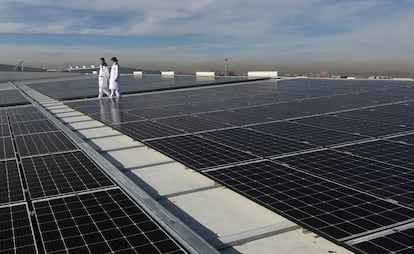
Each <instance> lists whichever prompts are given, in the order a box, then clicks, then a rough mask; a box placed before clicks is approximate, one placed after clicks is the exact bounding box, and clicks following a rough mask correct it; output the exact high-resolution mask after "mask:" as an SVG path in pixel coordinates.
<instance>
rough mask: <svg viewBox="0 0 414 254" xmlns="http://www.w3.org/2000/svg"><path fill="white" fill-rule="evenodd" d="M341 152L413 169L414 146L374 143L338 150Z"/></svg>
mask: <svg viewBox="0 0 414 254" xmlns="http://www.w3.org/2000/svg"><path fill="white" fill-rule="evenodd" d="M339 150H341V151H346V152H350V153H352V154H355V155H359V156H363V157H367V158H370V159H375V160H378V161H382V162H387V163H391V164H394V165H398V166H403V167H406V168H410V169H414V156H413V155H414V146H411V145H405V144H400V143H394V142H389V141H382V140H380V141H375V142H368V143H363V144H357V145H352V146H346V147H342V148H339Z"/></svg>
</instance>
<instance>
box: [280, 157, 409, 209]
mask: <svg viewBox="0 0 414 254" xmlns="http://www.w3.org/2000/svg"><path fill="white" fill-rule="evenodd" d="M277 161H280V162H283V163H286V164H288V165H289V166H292V167H295V168H297V169H300V170H304V171H306V172H309V173H311V174H315V175H318V176H321V177H324V178H326V179H329V180H332V181H335V182H338V183H341V184H345V185H347V186H350V187H352V188H356V189H359V190H361V191H364V192H368V193H371V194H373V195H376V196H379V197H382V198H384V199H392V200H395V201H398V202H399V203H402V204H405V205H409V206H412V207H414V171H413V170H409V169H405V168H401V167H398V166H390V165H387V164H385V163H382V162H377V161H372V160H369V159H364V158H359V157H355V156H352V155H350V154H345V153H340V152H336V151H331V150H325V151H319V152H314V153H308V154H301V155H296V156H291V157H285V158H280V159H277Z"/></svg>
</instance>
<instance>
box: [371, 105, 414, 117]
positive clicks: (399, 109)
mask: <svg viewBox="0 0 414 254" xmlns="http://www.w3.org/2000/svg"><path fill="white" fill-rule="evenodd" d="M375 110H377V111H380V112H385V113H391V114H399V115H412V113H413V111H414V102H407V103H400V104H392V105H387V106H381V107H376V108H375Z"/></svg>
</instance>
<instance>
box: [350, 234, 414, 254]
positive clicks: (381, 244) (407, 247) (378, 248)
mask: <svg viewBox="0 0 414 254" xmlns="http://www.w3.org/2000/svg"><path fill="white" fill-rule="evenodd" d="M353 247H355V248H357V249H358V250H359V251H362V252H364V253H375V254H388V253H393V254H411V253H414V228H409V229H405V230H401V231H395V232H394V233H392V234H388V235H385V236H382V237H378V238H375V239H371V240H368V241H365V242H361V243H358V244H355V245H354V246H353Z"/></svg>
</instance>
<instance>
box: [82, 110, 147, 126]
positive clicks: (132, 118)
mask: <svg viewBox="0 0 414 254" xmlns="http://www.w3.org/2000/svg"><path fill="white" fill-rule="evenodd" d="M89 116H90V117H92V118H94V119H95V120H98V121H101V122H103V123H106V124H109V125H112V124H120V123H126V122H136V121H143V120H145V118H143V117H141V116H138V115H135V114H131V113H129V112H124V111H120V110H119V109H112V111H110V112H102V113H97V114H92V115H89Z"/></svg>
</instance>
